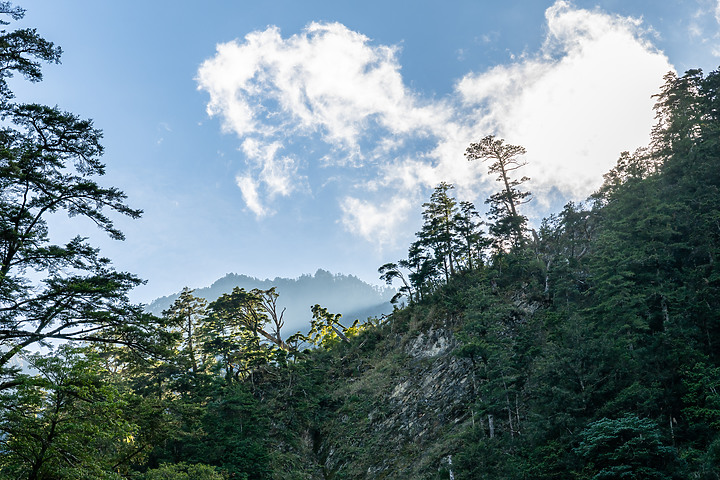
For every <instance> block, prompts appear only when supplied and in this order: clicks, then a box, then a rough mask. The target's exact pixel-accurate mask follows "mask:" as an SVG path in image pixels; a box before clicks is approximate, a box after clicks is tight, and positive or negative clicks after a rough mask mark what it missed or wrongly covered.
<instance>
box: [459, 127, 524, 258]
mask: <svg viewBox="0 0 720 480" xmlns="http://www.w3.org/2000/svg"><path fill="white" fill-rule="evenodd" d="M525 153H526V151H525V148H524V147H521V146H518V145H510V144H507V145H506V144H505V141H504V140H496V139H495V136H494V135H488V136H486V137H485V138H483V139H482V140H480V142H479V143H471V144H470V146H469V147H468V148H467V149H466V150H465V157H467V159H468V160H478V159H480V160H483V161H485V160H489V161H491V162H492V163H491V164H490V168H489V172H490V173H491V174H495V173H496V174H498V177H497V181H498V182H501V183H502V185H503V189H502V190H501V191H500V192H498V193H495V194H493V195H491V196H490V198H488V199H487V201H486V203H489V204H490V218H491V219H492V220H495V223H494V224H492V225H490V233H492V234H493V235H494V236H495V238H496V245H497V246H498V248H500V249H506V248H513V247H519V246H521V245H522V244H523V243H524V239H525V231H526V224H527V217H525V216H524V215H520V214H519V213H518V207H519V206H520V205H522V204H524V203H527V202H529V201H530V196H531V194H530V192H527V191H523V190H521V189H520V188H519V187H520V185H522V184H523V183H525V182H526V181H527V180H529V178H528V177H522V178H520V179H515V178H512V175H513V172H514V171H515V170H518V169H520V168H522V167H523V166H525V165H527V162H525V161H522V160H520V159H519V158H518V157H519V156H521V155H524V154H525Z"/></svg>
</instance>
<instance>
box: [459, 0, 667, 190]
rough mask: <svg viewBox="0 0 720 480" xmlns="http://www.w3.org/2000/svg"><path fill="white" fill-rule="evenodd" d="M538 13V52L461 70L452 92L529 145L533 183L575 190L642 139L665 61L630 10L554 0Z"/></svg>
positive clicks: (590, 186)
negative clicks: (541, 30)
mask: <svg viewBox="0 0 720 480" xmlns="http://www.w3.org/2000/svg"><path fill="white" fill-rule="evenodd" d="M546 18H547V23H548V34H547V38H546V41H545V45H544V47H543V49H542V51H541V52H540V53H539V54H538V55H536V56H535V57H533V58H529V59H526V60H525V61H523V62H520V63H516V64H513V65H509V66H498V67H495V68H493V69H491V70H490V71H487V72H485V73H482V74H478V75H468V76H466V77H465V78H463V79H462V80H461V81H460V82H459V84H458V92H459V93H460V95H461V96H462V98H463V100H464V102H465V103H466V105H469V106H482V107H483V108H484V110H485V112H484V114H485V118H486V119H487V120H490V121H491V122H492V124H493V125H494V126H495V129H496V131H497V133H498V135H499V136H502V137H504V138H506V140H507V141H508V142H510V143H514V144H521V145H523V146H524V147H526V148H527V150H528V156H527V157H528V160H529V164H528V166H527V167H526V172H525V173H526V174H527V175H528V176H530V177H531V178H532V179H533V181H532V187H533V189H534V190H536V192H537V193H542V192H546V191H548V190H550V189H551V188H552V187H557V188H558V189H559V190H560V191H562V192H564V193H565V194H569V195H571V196H573V197H575V198H583V197H584V196H586V195H588V194H589V193H591V192H592V191H593V190H594V189H595V188H597V186H598V184H599V181H600V180H601V179H602V174H603V173H605V172H606V171H607V170H608V169H609V168H610V167H611V166H612V165H613V164H614V163H615V160H616V159H617V157H618V154H619V153H620V152H621V151H623V150H634V149H635V148H636V147H639V146H642V145H645V144H647V142H648V140H649V133H650V129H651V126H652V124H653V123H654V116H653V111H652V106H653V103H654V102H653V99H652V98H651V95H652V94H654V93H656V92H657V91H658V88H659V87H660V85H661V83H662V76H663V75H664V74H665V73H667V72H668V71H669V70H671V69H672V66H671V65H670V64H669V63H668V60H667V58H666V57H665V56H664V55H663V54H661V53H659V52H656V51H655V50H654V48H653V47H652V45H650V44H649V43H647V42H646V41H644V40H643V39H642V37H640V36H639V31H638V28H639V25H640V24H639V21H638V20H636V19H632V18H623V17H618V16H611V15H607V14H603V13H600V12H596V11H592V12H591V11H588V10H575V9H573V8H572V7H571V6H570V5H569V4H568V3H567V2H561V1H559V2H556V3H555V5H553V6H552V7H551V8H549V9H548V10H547V12H546ZM539 197H541V198H542V195H539Z"/></svg>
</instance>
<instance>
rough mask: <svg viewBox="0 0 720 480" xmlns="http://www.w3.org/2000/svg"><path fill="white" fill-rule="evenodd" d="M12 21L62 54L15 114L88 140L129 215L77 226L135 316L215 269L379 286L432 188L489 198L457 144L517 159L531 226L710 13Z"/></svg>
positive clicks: (606, 153) (502, 6)
mask: <svg viewBox="0 0 720 480" xmlns="http://www.w3.org/2000/svg"><path fill="white" fill-rule="evenodd" d="M19 5H20V6H21V7H23V8H25V9H26V15H25V18H24V19H23V20H21V21H20V22H16V23H14V24H13V25H11V27H12V26H22V27H32V28H36V29H37V30H38V32H39V33H40V34H41V35H42V36H44V37H45V38H46V39H48V40H50V41H53V42H54V43H55V44H57V45H59V46H61V47H62V49H63V51H64V53H63V56H62V63H61V64H60V65H49V66H46V67H45V68H44V80H43V82H41V83H38V84H30V83H28V82H25V81H23V80H22V79H20V78H17V79H13V81H12V83H11V87H12V88H13V90H14V91H15V93H16V95H17V98H18V100H20V101H25V102H38V103H44V104H49V105H57V106H59V107H60V108H62V109H64V110H68V111H70V112H73V113H75V114H77V115H80V116H82V117H85V118H91V119H93V121H94V124H95V126H96V127H98V128H100V129H102V130H103V132H104V142H103V144H104V146H105V155H104V161H105V163H106V164H107V174H106V175H105V176H104V177H102V179H101V180H100V183H101V184H103V185H108V186H109V185H113V186H116V187H118V188H120V189H121V190H123V191H124V192H125V193H126V194H127V195H128V203H129V204H130V205H131V206H132V207H134V208H141V209H143V210H144V214H143V217H142V218H141V219H140V220H130V219H127V218H122V217H117V216H115V217H113V218H114V219H115V220H116V223H117V225H118V226H119V227H120V228H121V229H122V230H123V232H124V233H125V235H126V239H125V241H123V242H118V241H114V240H110V239H108V238H106V237H105V236H104V235H103V234H102V233H101V232H98V231H97V230H96V229H94V227H93V226H92V225H91V224H89V222H85V221H83V220H82V219H77V218H71V219H68V218H67V217H56V218H53V219H51V224H50V228H51V234H52V240H54V241H57V242H62V241H66V240H67V239H69V238H71V237H73V236H75V235H77V234H82V235H83V236H87V237H89V239H90V242H91V243H92V244H94V245H96V246H99V247H100V249H101V252H102V253H103V254H104V255H106V256H108V257H109V258H111V259H112V260H113V263H114V265H115V267H116V268H117V269H118V270H123V271H129V272H133V273H135V274H137V275H138V276H140V277H141V278H143V279H145V280H146V281H147V282H146V284H145V285H143V286H140V287H138V288H137V289H136V290H135V291H134V292H133V294H132V296H131V298H132V299H133V300H134V301H136V302H143V303H149V302H150V301H152V300H153V299H155V298H157V297H160V296H163V295H168V294H171V293H174V292H177V291H179V290H181V289H182V288H183V287H185V286H188V287H191V288H196V287H198V288H199V287H204V286H208V285H210V284H211V283H212V282H213V281H214V280H216V279H218V278H220V277H222V276H223V275H225V274H226V273H231V272H233V273H239V274H246V275H250V276H256V277H258V278H275V277H288V278H294V277H298V276H299V275H301V274H305V273H313V272H315V271H316V270H317V269H318V268H322V269H325V270H329V271H331V272H334V273H344V274H352V275H355V276H358V277H359V278H361V279H363V280H365V281H367V282H370V283H376V284H377V283H379V280H378V275H377V268H378V266H380V265H382V264H384V263H386V262H388V261H396V260H398V259H401V258H404V257H405V256H406V253H407V247H408V245H409V243H410V242H411V241H412V240H413V238H414V233H415V232H417V231H418V230H419V228H420V224H421V211H422V207H421V205H422V203H423V202H425V201H427V199H428V198H429V196H430V194H431V192H432V190H433V188H434V187H435V186H436V185H437V184H439V183H440V182H442V181H445V182H449V183H452V184H453V185H455V193H456V196H457V197H458V199H459V200H470V201H473V202H475V204H476V206H477V207H478V209H479V210H480V211H482V212H484V211H486V210H487V206H486V205H485V204H484V201H485V199H486V198H487V197H488V196H490V195H491V194H492V193H493V192H495V191H497V190H498V186H497V184H496V182H495V179H494V177H492V176H490V175H488V173H487V165H486V164H483V163H482V162H468V161H467V160H466V159H465V157H464V155H463V153H464V151H465V149H466V148H467V146H468V145H469V144H470V143H471V142H478V141H479V140H480V139H481V138H483V137H484V136H486V135H491V134H492V135H496V136H498V137H499V138H503V139H505V141H506V142H507V143H510V144H513V145H522V146H524V147H525V148H526V150H527V154H526V156H525V160H526V161H527V162H528V164H527V166H526V167H524V170H525V171H524V172H523V174H524V175H527V176H529V177H530V178H531V180H530V181H529V183H528V187H529V189H530V190H531V191H532V192H533V194H534V199H533V201H532V202H531V203H530V204H528V205H527V206H526V209H525V211H524V213H525V214H526V215H528V216H529V217H530V219H531V221H532V222H534V223H536V224H537V223H538V222H539V221H540V219H541V218H542V217H543V216H546V215H548V214H549V213H552V212H553V211H557V210H559V209H560V208H561V207H562V205H563V204H565V203H566V202H567V201H570V200H573V201H581V200H583V199H585V198H586V197H587V196H588V195H589V194H591V193H592V192H593V191H594V190H595V189H597V188H598V187H599V186H600V184H601V183H602V175H603V173H605V172H607V171H608V170H609V169H610V168H612V166H613V165H614V164H615V161H616V160H617V158H618V157H619V155H620V153H621V152H623V151H633V150H635V149H636V148H638V147H642V146H644V145H647V143H648V140H649V132H650V129H651V128H652V125H653V123H654V114H653V109H652V107H653V103H654V101H653V98H652V95H654V94H656V93H657V92H658V90H659V88H660V86H661V85H662V84H663V76H664V75H665V74H667V73H668V72H670V71H674V72H678V73H679V74H682V73H683V72H685V71H686V70H688V69H691V68H702V69H703V70H704V71H706V72H710V71H713V70H715V69H716V68H717V65H718V63H720V0H663V1H657V0H636V1H633V0H602V1H584V0H576V1H563V0H557V1H552V0H523V1H521V0H508V1H503V2H496V1H489V0H483V1H480V0H474V1H471V0H450V1H443V2H440V1H429V0H413V1H405V0H397V1H390V2H388V1H377V0H364V1H362V2H359V1H349V0H333V1H329V0H328V1H320V0H307V1H303V2H299V1H297V0H267V1H263V2H261V1H257V0H256V1H250V0H236V1H220V0H209V1H208V2H202V3H198V2H189V1H185V0H173V1H170V0H154V1H152V2H147V1H142V2H141V1H137V0H125V1H123V2H99V1H97V0H83V1H81V0H65V1H63V2H58V1H57V0H26V1H24V2H21V3H19Z"/></svg>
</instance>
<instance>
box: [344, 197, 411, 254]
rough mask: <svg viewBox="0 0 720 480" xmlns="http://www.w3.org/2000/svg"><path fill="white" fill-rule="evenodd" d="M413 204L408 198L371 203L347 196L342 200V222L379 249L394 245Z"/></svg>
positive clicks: (349, 229)
mask: <svg viewBox="0 0 720 480" xmlns="http://www.w3.org/2000/svg"><path fill="white" fill-rule="evenodd" d="M412 207H413V204H412V203H411V202H410V200H409V198H408V197H407V196H404V195H397V196H395V197H393V198H392V199H390V201H388V202H384V203H381V204H376V203H374V202H371V201H367V200H360V199H358V198H353V197H345V198H344V199H343V200H342V203H341V208H342V211H343V218H342V223H343V225H344V226H345V228H346V229H347V230H348V231H350V232H352V233H354V234H356V235H359V236H361V237H363V238H364V239H365V240H367V241H369V242H371V243H374V244H375V245H377V246H378V248H382V247H383V246H386V245H390V246H393V245H394V244H395V241H396V240H397V237H396V234H397V231H398V229H399V227H401V226H402V225H403V224H404V223H405V220H406V218H405V217H406V216H407V214H408V213H409V212H410V211H411V210H412Z"/></svg>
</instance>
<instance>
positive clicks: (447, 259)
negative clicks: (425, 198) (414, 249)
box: [417, 182, 458, 283]
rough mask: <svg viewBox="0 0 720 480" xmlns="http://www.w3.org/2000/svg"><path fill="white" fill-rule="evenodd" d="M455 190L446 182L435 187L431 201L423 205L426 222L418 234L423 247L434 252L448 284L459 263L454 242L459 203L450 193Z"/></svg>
mask: <svg viewBox="0 0 720 480" xmlns="http://www.w3.org/2000/svg"><path fill="white" fill-rule="evenodd" d="M453 188H455V187H454V186H453V185H451V184H449V183H446V182H441V183H440V185H438V186H437V187H435V191H434V192H433V194H432V195H431V196H430V201H429V202H426V203H423V208H424V210H423V214H422V215H423V220H424V221H425V222H424V223H423V226H422V230H421V231H420V232H418V234H417V236H418V239H419V240H420V242H421V243H422V245H424V246H426V247H427V248H429V249H430V250H431V251H432V252H433V255H434V256H435V260H436V261H437V264H438V265H440V266H441V267H442V271H443V274H444V276H445V282H446V283H447V282H449V281H450V277H451V276H453V275H455V264H456V263H457V259H456V254H455V243H456V242H455V241H454V240H455V238H454V237H455V231H454V221H455V217H456V215H457V214H458V209H457V201H456V200H455V199H454V198H453V197H452V196H451V195H449V193H448V192H449V191H450V190H452V189H453Z"/></svg>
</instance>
